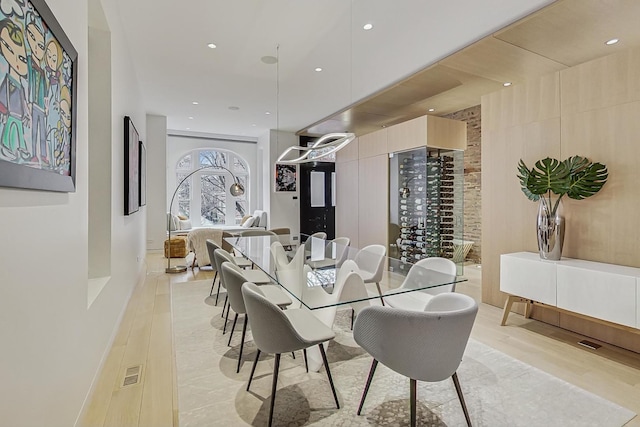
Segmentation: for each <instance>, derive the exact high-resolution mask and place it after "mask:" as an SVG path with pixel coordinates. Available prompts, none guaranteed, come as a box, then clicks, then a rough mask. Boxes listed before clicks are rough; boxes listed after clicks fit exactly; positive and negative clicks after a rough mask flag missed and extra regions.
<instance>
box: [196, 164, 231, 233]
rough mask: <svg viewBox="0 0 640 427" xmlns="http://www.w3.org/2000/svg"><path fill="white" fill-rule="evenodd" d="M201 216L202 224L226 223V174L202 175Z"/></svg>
mask: <svg viewBox="0 0 640 427" xmlns="http://www.w3.org/2000/svg"><path fill="white" fill-rule="evenodd" d="M200 179H201V186H202V187H201V188H202V192H201V194H200V197H201V202H200V216H201V223H202V225H214V224H224V223H225V213H226V195H227V191H226V179H225V177H224V175H218V174H203V175H202V176H201V177H200Z"/></svg>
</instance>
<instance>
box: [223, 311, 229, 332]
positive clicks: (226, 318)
mask: <svg viewBox="0 0 640 427" xmlns="http://www.w3.org/2000/svg"><path fill="white" fill-rule="evenodd" d="M222 312H223V313H224V309H223V310H222ZM228 321H229V310H227V317H225V318H224V328H222V335H224V334H225V333H226V332H227V322H228Z"/></svg>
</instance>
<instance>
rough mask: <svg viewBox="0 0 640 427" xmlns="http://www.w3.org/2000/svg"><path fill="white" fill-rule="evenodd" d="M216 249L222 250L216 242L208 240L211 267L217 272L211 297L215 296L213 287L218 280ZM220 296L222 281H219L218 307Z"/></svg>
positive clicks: (210, 292) (210, 293)
mask: <svg viewBox="0 0 640 427" xmlns="http://www.w3.org/2000/svg"><path fill="white" fill-rule="evenodd" d="M216 249H221V248H220V246H218V244H217V243H216V242H214V241H213V240H211V239H207V252H208V253H209V260H210V261H211V267H213V268H214V269H215V270H216V274H215V275H214V276H213V282H211V290H210V291H209V296H212V295H213V287H214V286H215V285H216V279H217V278H218V265H217V264H216V261H215V256H214V252H215V250H216ZM219 295H220V281H218V292H216V305H218V296H219Z"/></svg>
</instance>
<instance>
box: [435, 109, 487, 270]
mask: <svg viewBox="0 0 640 427" xmlns="http://www.w3.org/2000/svg"><path fill="white" fill-rule="evenodd" d="M480 116H481V115H480V105H476V106H475V107H471V108H467V109H465V110H461V111H457V112H455V113H451V114H448V115H446V116H444V117H445V118H448V119H453V120H461V121H464V122H467V150H466V151H465V152H464V239H465V240H472V241H473V242H474V243H473V248H472V249H471V251H470V252H469V254H468V255H467V260H469V261H473V262H476V263H478V264H479V263H480V262H481V260H482V256H481V255H482V254H481V252H480V247H481V241H480V239H481V237H482V217H481V202H482V200H481V194H480V188H481V181H480V142H481V126H480Z"/></svg>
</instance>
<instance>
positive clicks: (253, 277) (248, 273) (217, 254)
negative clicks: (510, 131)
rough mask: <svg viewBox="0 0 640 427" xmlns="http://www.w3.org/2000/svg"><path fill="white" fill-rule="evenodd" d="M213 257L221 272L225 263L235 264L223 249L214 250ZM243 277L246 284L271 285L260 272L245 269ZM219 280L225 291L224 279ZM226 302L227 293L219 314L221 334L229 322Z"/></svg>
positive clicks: (269, 279) (227, 299) (265, 275)
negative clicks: (222, 323) (221, 322)
mask: <svg viewBox="0 0 640 427" xmlns="http://www.w3.org/2000/svg"><path fill="white" fill-rule="evenodd" d="M213 256H214V258H215V263H216V268H220V271H222V265H223V263H225V262H230V263H232V264H235V257H233V256H232V255H231V254H230V253H229V252H227V251H225V250H224V249H216V250H215V251H214V253H213ZM236 265H237V264H236ZM243 275H244V277H245V280H246V281H248V282H253V283H257V284H266V283H271V278H270V277H269V276H268V275H267V274H266V273H265V272H264V271H262V270H253V269H247V270H244V272H243ZM220 279H222V281H221V284H222V287H223V288H225V289H227V286H226V283H225V281H224V277H222V276H221V277H220ZM228 301H229V293H228V292H227V296H226V297H225V299H224V307H223V308H222V313H221V317H224V318H225V321H224V328H223V329H222V333H223V334H224V333H225V332H226V330H227V321H228V320H229V305H228V304H227V302H228ZM225 307H226V309H227V315H226V317H225V314H224V312H225Z"/></svg>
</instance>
